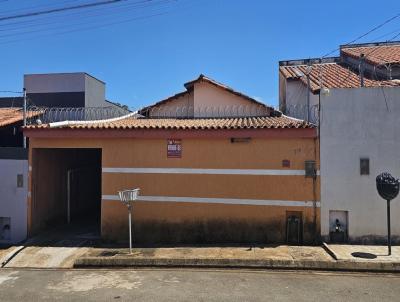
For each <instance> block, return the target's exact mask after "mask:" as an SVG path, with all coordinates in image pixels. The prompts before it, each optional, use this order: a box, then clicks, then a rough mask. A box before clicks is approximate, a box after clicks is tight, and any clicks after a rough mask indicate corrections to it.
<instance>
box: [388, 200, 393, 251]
mask: <svg viewBox="0 0 400 302" xmlns="http://www.w3.org/2000/svg"><path fill="white" fill-rule="evenodd" d="M387 227H388V239H387V244H388V251H389V253H388V254H389V256H390V255H391V254H392V240H391V236H390V200H387Z"/></svg>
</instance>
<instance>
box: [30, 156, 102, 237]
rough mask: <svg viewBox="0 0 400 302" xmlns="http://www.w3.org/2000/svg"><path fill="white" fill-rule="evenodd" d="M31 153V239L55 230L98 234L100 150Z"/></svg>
mask: <svg viewBox="0 0 400 302" xmlns="http://www.w3.org/2000/svg"><path fill="white" fill-rule="evenodd" d="M32 152H33V153H32V208H31V210H32V211H31V218H32V221H31V229H30V235H36V234H38V233H39V232H41V231H44V230H50V229H57V228H63V229H68V230H79V231H81V232H82V231H83V232H95V233H97V234H99V233H100V214H101V149H78V148H73V149H72V148H71V149H70V148H68V149H67V148H60V149H41V148H34V149H33V150H32Z"/></svg>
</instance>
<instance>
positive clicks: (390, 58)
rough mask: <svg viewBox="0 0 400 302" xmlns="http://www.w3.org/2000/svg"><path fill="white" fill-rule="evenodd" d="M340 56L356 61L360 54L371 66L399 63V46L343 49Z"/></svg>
mask: <svg viewBox="0 0 400 302" xmlns="http://www.w3.org/2000/svg"><path fill="white" fill-rule="evenodd" d="M341 54H342V55H343V54H344V55H347V56H350V57H352V58H355V59H358V58H360V55H361V54H364V55H365V60H366V61H367V62H369V63H371V64H373V65H380V64H388V63H392V64H393V63H400V45H399V44H398V45H377V46H365V47H360V46H357V47H343V48H342V49H341Z"/></svg>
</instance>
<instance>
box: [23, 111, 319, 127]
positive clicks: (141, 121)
mask: <svg viewBox="0 0 400 302" xmlns="http://www.w3.org/2000/svg"><path fill="white" fill-rule="evenodd" d="M314 127H315V126H314V125H313V124H310V123H307V122H305V121H303V120H298V119H295V118H291V117H288V116H285V115H282V116H279V117H242V118H207V119H205V118H201V119H148V118H133V117H132V118H126V119H122V120H119V121H114V122H108V123H107V122H105V123H104V122H103V123H90V124H83V123H82V124H75V125H68V126H65V127H64V129H65V128H70V129H104V130H106V129H127V130H129V129H176V130H193V129H198V130H221V129H283V128H314ZM27 128H29V129H43V128H48V129H50V127H49V125H48V124H47V125H40V126H38V125H36V126H34V125H31V126H27Z"/></svg>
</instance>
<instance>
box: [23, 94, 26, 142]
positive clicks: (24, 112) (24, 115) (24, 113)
mask: <svg viewBox="0 0 400 302" xmlns="http://www.w3.org/2000/svg"><path fill="white" fill-rule="evenodd" d="M23 93H24V109H23V119H24V127H25V126H26V89H25V87H24V89H23ZM23 144H24V146H23V147H24V149H26V136H25V135H24V139H23Z"/></svg>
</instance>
